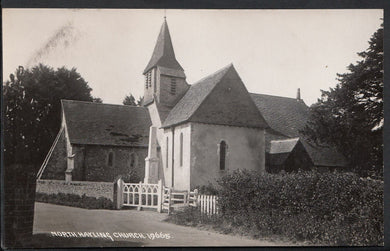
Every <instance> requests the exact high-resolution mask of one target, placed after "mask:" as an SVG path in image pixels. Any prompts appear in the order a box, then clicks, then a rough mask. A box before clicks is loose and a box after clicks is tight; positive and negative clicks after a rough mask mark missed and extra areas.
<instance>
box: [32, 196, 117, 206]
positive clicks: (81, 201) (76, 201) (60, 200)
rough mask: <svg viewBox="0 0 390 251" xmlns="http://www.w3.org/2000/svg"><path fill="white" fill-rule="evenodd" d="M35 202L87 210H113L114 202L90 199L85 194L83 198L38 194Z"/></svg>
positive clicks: (105, 199)
mask: <svg viewBox="0 0 390 251" xmlns="http://www.w3.org/2000/svg"><path fill="white" fill-rule="evenodd" d="M35 201H37V202H45V203H52V204H57V205H63V206H71V207H81V208H87V209H113V208H114V205H113V202H112V201H111V200H109V199H107V198H104V197H100V198H95V197H89V196H86V195H85V194H83V196H80V195H77V194H65V193H58V194H44V193H36V194H35Z"/></svg>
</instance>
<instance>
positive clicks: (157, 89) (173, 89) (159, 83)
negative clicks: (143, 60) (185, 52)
mask: <svg viewBox="0 0 390 251" xmlns="http://www.w3.org/2000/svg"><path fill="white" fill-rule="evenodd" d="M143 74H144V76H145V84H144V105H145V106H147V105H148V104H150V103H152V102H153V101H154V102H156V105H159V106H165V107H167V108H168V109H169V108H172V107H174V106H175V105H176V103H177V102H178V101H179V100H180V98H181V97H182V96H183V95H184V94H185V93H186V91H187V90H188V88H189V85H188V84H187V82H186V75H185V74H184V70H183V68H182V67H181V65H180V64H179V62H177V60H176V57H175V52H174V51H173V46H172V41H171V36H170V34H169V29H168V24H167V21H166V19H165V18H164V22H163V24H162V26H161V29H160V34H159V35H158V38H157V42H156V46H155V47H154V51H153V54H152V57H151V59H150V61H149V63H148V65H147V66H146V68H145V70H144V72H143Z"/></svg>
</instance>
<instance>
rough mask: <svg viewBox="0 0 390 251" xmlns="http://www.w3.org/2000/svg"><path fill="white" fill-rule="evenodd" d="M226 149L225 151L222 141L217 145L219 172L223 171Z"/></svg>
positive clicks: (225, 146) (224, 143)
mask: <svg viewBox="0 0 390 251" xmlns="http://www.w3.org/2000/svg"><path fill="white" fill-rule="evenodd" d="M226 149H227V145H226V142H225V141H223V140H222V141H221V143H220V144H219V170H225V165H226Z"/></svg>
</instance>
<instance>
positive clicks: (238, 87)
mask: <svg viewBox="0 0 390 251" xmlns="http://www.w3.org/2000/svg"><path fill="white" fill-rule="evenodd" d="M143 75H144V76H145V83H144V100H143V105H142V107H135V106H126V105H111V104H99V103H92V102H82V101H74V100H62V101H61V105H62V124H61V129H60V131H59V133H58V135H57V137H56V139H55V141H54V143H53V145H52V147H51V149H50V151H49V153H48V154H47V157H46V159H45V161H44V163H43V164H42V167H41V169H40V171H39V173H38V179H53V180H66V181H109V182H113V181H114V180H115V179H116V178H118V177H123V178H124V180H126V179H127V180H128V181H131V182H139V181H144V182H145V183H157V181H158V180H160V179H161V180H162V181H163V182H164V184H165V186H168V187H173V188H175V189H179V190H189V189H194V188H195V187H198V186H202V185H208V184H209V183H214V182H215V180H216V179H217V178H219V177H221V176H222V175H224V174H226V173H228V172H229V171H232V170H235V169H248V170H258V171H260V172H271V173H272V172H275V173H277V172H280V171H282V170H284V171H286V172H289V171H295V170H298V169H303V170H322V171H324V170H325V171H329V170H336V169H345V168H346V166H347V162H346V161H345V158H344V157H343V156H342V155H340V153H338V152H337V151H336V150H335V149H334V148H332V147H325V146H321V147H319V146H316V145H314V144H311V143H310V142H309V141H308V140H306V139H305V137H303V136H302V135H301V133H300V130H302V129H303V127H304V126H305V123H306V121H307V119H308V112H309V108H308V107H307V105H306V104H305V103H304V102H303V100H302V99H301V97H300V91H299V89H298V93H297V97H296V98H286V97H278V96H271V95H264V94H255V93H249V92H248V90H247V89H246V87H245V84H244V83H243V82H242V80H241V78H240V76H239V74H238V72H237V71H236V69H235V68H234V66H233V64H229V65H227V66H226V67H224V68H222V69H220V70H219V71H217V72H215V73H212V74H210V75H208V76H206V77H204V78H203V79H201V80H199V81H197V82H196V83H193V84H189V83H187V81H186V75H185V71H184V69H183V67H182V66H181V65H180V63H179V62H178V61H177V60H176V57H175V53H174V49H173V44H172V41H171V36H170V33H169V29H168V24H167V21H166V20H164V22H163V24H162V27H161V30H160V33H159V35H158V38H157V42H156V45H155V48H154V51H153V54H152V57H151V59H150V61H149V63H148V64H147V66H146V68H145V70H144V72H143Z"/></svg>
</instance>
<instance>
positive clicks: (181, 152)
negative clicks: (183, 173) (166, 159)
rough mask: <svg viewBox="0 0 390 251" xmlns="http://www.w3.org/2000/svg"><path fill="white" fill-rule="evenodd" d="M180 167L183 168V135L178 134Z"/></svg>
mask: <svg viewBox="0 0 390 251" xmlns="http://www.w3.org/2000/svg"><path fill="white" fill-rule="evenodd" d="M180 166H183V133H180Z"/></svg>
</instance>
